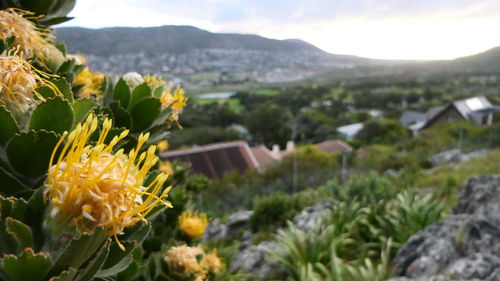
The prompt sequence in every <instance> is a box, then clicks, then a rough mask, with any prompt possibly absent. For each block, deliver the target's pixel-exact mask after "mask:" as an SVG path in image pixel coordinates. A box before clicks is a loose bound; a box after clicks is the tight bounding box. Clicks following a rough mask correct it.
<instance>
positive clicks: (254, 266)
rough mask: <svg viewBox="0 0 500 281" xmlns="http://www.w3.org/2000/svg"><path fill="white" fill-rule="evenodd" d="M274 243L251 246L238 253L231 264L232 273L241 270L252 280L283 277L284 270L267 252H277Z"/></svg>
mask: <svg viewBox="0 0 500 281" xmlns="http://www.w3.org/2000/svg"><path fill="white" fill-rule="evenodd" d="M278 249H279V248H278V245H277V244H276V242H274V241H265V242H262V243H260V244H259V245H251V246H249V247H247V248H246V249H245V250H243V251H241V252H240V253H238V254H237V255H236V256H235V257H234V258H233V261H232V263H231V266H230V269H231V270H232V271H237V270H242V271H244V272H248V273H251V274H252V277H253V278H254V279H252V280H269V279H279V278H282V277H284V276H285V275H284V273H285V268H284V266H283V265H282V264H280V263H279V262H278V261H277V260H275V259H274V258H273V257H271V256H270V255H269V253H268V251H276V250H278Z"/></svg>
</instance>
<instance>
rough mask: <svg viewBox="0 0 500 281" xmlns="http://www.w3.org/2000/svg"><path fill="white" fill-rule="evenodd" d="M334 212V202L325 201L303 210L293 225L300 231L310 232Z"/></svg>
mask: <svg viewBox="0 0 500 281" xmlns="http://www.w3.org/2000/svg"><path fill="white" fill-rule="evenodd" d="M331 210H332V201H330V200H323V201H320V202H318V203H316V205H314V206H312V207H307V208H305V209H304V210H302V211H301V212H300V213H299V214H298V215H296V216H295V218H294V219H293V224H295V226H297V228H299V229H300V230H303V231H310V230H313V229H315V228H316V227H317V226H318V224H320V223H321V220H322V219H323V218H324V217H325V215H327V214H328V213H329V212H330V211H331Z"/></svg>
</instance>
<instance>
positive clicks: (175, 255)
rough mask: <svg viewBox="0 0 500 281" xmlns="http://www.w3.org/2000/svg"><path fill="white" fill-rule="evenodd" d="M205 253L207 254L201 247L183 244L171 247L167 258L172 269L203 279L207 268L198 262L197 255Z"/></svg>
mask: <svg viewBox="0 0 500 281" xmlns="http://www.w3.org/2000/svg"><path fill="white" fill-rule="evenodd" d="M203 255H205V251H203V249H202V248H200V247H188V246H187V245H181V246H178V247H172V248H170V249H169V250H168V252H167V255H166V257H165V260H166V262H167V263H168V265H169V266H170V268H171V269H172V270H174V271H176V272H179V273H181V274H185V275H187V276H198V277H201V278H202V279H203V276H204V275H205V270H204V269H203V267H202V266H201V265H200V264H199V263H198V259H197V257H201V256H203Z"/></svg>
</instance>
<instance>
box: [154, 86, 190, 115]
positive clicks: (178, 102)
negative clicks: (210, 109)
mask: <svg viewBox="0 0 500 281" xmlns="http://www.w3.org/2000/svg"><path fill="white" fill-rule="evenodd" d="M172 87H173V85H172V84H171V85H170V87H169V88H167V89H166V90H165V91H164V92H163V94H162V95H161V97H160V101H161V107H162V109H165V108H167V107H169V106H170V107H172V109H173V110H174V111H177V112H179V111H181V110H182V109H183V108H184V106H185V105H186V103H187V100H188V99H187V98H186V97H185V96H184V94H185V93H186V91H184V89H182V88H181V86H180V85H177V87H176V88H175V90H174V95H173V96H172Z"/></svg>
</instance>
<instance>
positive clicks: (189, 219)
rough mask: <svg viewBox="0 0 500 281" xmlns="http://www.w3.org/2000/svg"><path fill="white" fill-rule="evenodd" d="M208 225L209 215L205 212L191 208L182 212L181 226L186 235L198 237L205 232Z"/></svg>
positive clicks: (193, 237) (192, 237) (180, 217)
mask: <svg viewBox="0 0 500 281" xmlns="http://www.w3.org/2000/svg"><path fill="white" fill-rule="evenodd" d="M207 225H208V219H207V215H206V214H204V213H201V214H199V213H197V212H191V211H189V210H187V211H184V212H182V214H181V215H180V216H179V228H180V230H181V231H182V233H184V234H185V235H186V236H188V237H189V238H191V239H196V238H198V237H200V236H202V235H203V233H205V229H206V228H207Z"/></svg>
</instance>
